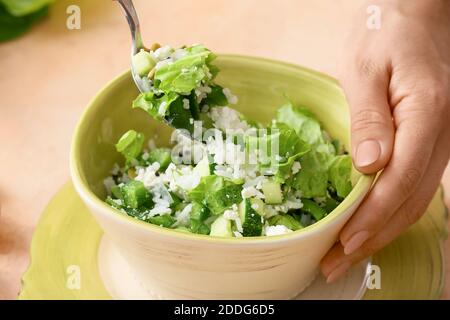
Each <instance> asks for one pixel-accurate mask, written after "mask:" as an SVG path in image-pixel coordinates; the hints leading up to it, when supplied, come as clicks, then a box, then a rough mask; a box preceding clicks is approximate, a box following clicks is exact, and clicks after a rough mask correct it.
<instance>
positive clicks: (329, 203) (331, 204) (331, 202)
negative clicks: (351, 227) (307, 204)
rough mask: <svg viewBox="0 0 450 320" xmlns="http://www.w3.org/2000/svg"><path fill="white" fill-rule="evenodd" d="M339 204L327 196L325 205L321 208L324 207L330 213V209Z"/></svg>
mask: <svg viewBox="0 0 450 320" xmlns="http://www.w3.org/2000/svg"><path fill="white" fill-rule="evenodd" d="M338 205H339V202H338V201H337V200H335V199H333V198H327V200H325V205H324V206H323V208H324V209H325V211H326V212H327V213H330V212H331V211H333V210H334V209H335V208H336V207H337V206H338Z"/></svg>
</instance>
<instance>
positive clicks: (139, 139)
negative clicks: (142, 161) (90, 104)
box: [116, 130, 145, 164]
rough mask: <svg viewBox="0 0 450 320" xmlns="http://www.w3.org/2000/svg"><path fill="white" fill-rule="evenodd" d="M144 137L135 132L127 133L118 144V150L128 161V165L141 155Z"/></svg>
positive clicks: (129, 131)
mask: <svg viewBox="0 0 450 320" xmlns="http://www.w3.org/2000/svg"><path fill="white" fill-rule="evenodd" d="M144 139H145V137H144V135H143V134H142V133H140V132H136V131H134V130H128V131H127V132H125V133H124V134H123V135H122V137H120V139H119V141H118V142H117V143H116V150H117V151H118V152H120V153H121V154H122V155H123V156H124V157H125V159H126V161H127V164H128V163H131V162H132V161H133V160H136V158H137V157H138V156H139V155H140V154H141V152H142V146H143V145H144Z"/></svg>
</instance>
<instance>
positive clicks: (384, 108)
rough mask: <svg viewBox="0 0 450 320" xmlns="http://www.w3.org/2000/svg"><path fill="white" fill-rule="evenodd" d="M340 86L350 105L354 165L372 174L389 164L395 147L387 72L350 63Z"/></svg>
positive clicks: (365, 64) (378, 68)
mask: <svg viewBox="0 0 450 320" xmlns="http://www.w3.org/2000/svg"><path fill="white" fill-rule="evenodd" d="M341 83H342V86H343V88H344V91H345V93H346V96H347V100H348V102H349V105H350V117H351V140H352V155H353V162H354V165H355V167H356V169H358V170H359V171H361V172H363V173H375V172H377V171H379V170H381V169H382V168H384V167H385V166H386V164H387V163H388V161H389V159H390V157H391V153H392V149H393V144H394V123H393V120H392V114H391V108H390V106H389V102H388V95H389V94H388V91H389V72H388V71H387V69H386V68H383V67H382V66H377V65H376V64H374V63H373V62H371V61H370V62H367V61H365V62H363V63H360V64H356V65H355V64H354V63H352V67H351V68H348V69H347V73H346V76H345V78H343V79H342V82H341Z"/></svg>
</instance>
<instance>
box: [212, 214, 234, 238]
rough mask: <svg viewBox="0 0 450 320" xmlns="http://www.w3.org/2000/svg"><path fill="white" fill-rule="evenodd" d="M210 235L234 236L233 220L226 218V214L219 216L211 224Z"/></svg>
mask: <svg viewBox="0 0 450 320" xmlns="http://www.w3.org/2000/svg"><path fill="white" fill-rule="evenodd" d="M209 235H210V236H216V237H232V236H233V233H232V231H231V221H230V220H228V219H226V218H224V216H219V217H218V218H217V219H216V220H215V221H214V222H213V223H212V225H211V232H210V234H209Z"/></svg>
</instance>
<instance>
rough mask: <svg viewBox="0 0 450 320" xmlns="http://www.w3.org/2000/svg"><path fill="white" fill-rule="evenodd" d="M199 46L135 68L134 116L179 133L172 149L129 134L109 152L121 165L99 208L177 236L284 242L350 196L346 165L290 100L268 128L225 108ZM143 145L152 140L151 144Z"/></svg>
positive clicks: (151, 56)
mask: <svg viewBox="0 0 450 320" xmlns="http://www.w3.org/2000/svg"><path fill="white" fill-rule="evenodd" d="M214 58H215V55H214V54H213V53H212V52H211V51H209V50H208V49H207V48H205V47H204V46H202V45H193V46H189V47H183V48H179V49H173V48H171V47H168V46H164V47H159V46H158V47H154V48H152V49H151V50H149V51H141V52H139V53H138V54H136V55H135V56H134V57H133V67H134V68H135V70H137V71H138V73H139V75H140V77H141V78H142V81H143V82H145V83H146V87H147V89H148V91H147V92H145V93H141V94H140V95H139V96H138V97H137V98H136V99H135V100H134V101H133V105H132V106H133V108H140V109H143V110H144V111H146V112H147V113H148V114H149V115H150V116H151V117H153V118H154V119H157V120H160V121H165V122H167V123H169V124H170V125H171V126H173V127H174V128H176V130H174V132H173V134H172V139H171V143H172V147H171V148H165V147H158V146H157V143H155V141H154V140H153V139H151V138H152V137H144V135H143V134H142V133H140V132H137V131H135V130H129V131H128V132H125V133H124V134H123V136H122V137H121V138H120V139H119V141H118V142H117V144H116V149H117V151H118V152H120V153H121V154H122V155H123V158H124V163H123V164H121V165H119V164H116V165H115V166H114V168H113V169H112V171H111V175H110V176H109V177H107V178H106V179H105V180H104V184H105V187H106V191H107V197H106V200H105V201H106V203H107V204H109V205H110V206H111V207H113V208H115V209H117V210H119V211H121V212H122V213H123V214H126V215H129V216H131V217H133V218H135V219H138V220H142V221H145V222H148V223H151V224H154V225H158V226H161V227H164V228H170V229H174V230H177V231H180V232H188V233H196V234H203V235H210V236H218V237H235V238H240V237H255V236H274V235H281V234H286V233H290V232H294V231H296V230H300V229H302V228H305V227H307V226H309V225H311V224H313V223H315V222H317V221H319V220H321V219H323V218H324V217H325V216H326V215H328V214H329V213H330V212H331V211H332V210H333V209H334V208H336V207H337V206H338V205H339V203H340V202H342V200H343V199H344V198H345V197H346V196H347V195H348V193H349V192H350V191H351V190H352V183H351V172H352V164H351V158H350V156H349V155H348V154H347V153H346V152H345V151H344V149H343V148H342V146H341V144H340V143H339V141H337V140H333V139H332V138H331V137H330V136H329V135H328V134H327V133H326V132H325V131H324V130H323V128H322V127H321V125H320V123H319V121H318V120H317V119H316V117H315V116H314V114H313V113H312V112H311V111H309V110H308V109H307V108H305V107H303V106H299V105H296V104H294V103H293V102H289V101H287V102H286V104H285V105H283V106H281V107H280V108H279V109H278V112H277V115H276V117H275V118H274V119H273V120H272V121H271V122H270V123H269V124H261V123H258V122H256V121H253V120H251V119H247V118H246V117H245V116H244V115H242V114H241V113H239V112H238V111H236V110H235V109H233V108H232V106H233V105H235V104H237V103H238V97H236V96H235V95H233V93H232V92H231V91H230V90H229V89H228V88H223V87H222V86H220V85H219V84H217V83H216V82H215V77H216V75H217V74H218V72H219V69H218V68H217V67H216V66H215V65H214V64H213V60H214ZM148 138H150V139H148Z"/></svg>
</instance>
